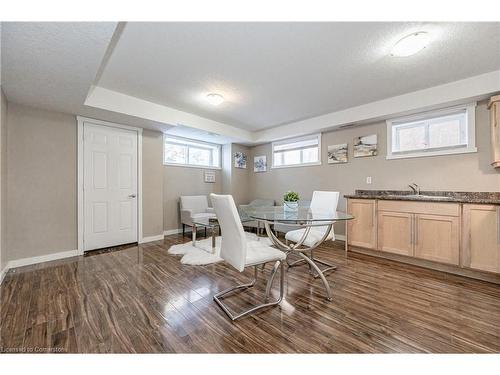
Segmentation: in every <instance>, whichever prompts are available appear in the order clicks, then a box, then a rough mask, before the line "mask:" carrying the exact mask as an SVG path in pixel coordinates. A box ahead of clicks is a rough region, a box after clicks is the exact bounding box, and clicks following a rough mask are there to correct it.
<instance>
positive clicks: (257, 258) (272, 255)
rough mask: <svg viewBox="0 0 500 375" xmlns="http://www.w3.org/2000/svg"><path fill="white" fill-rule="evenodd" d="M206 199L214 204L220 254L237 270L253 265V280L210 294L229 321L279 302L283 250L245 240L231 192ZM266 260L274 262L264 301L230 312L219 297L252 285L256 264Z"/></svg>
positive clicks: (222, 297) (280, 297) (282, 281)
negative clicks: (276, 284) (276, 290)
mask: <svg viewBox="0 0 500 375" xmlns="http://www.w3.org/2000/svg"><path fill="white" fill-rule="evenodd" d="M210 199H211V200H212V206H213V207H214V210H215V213H216V215H217V219H218V221H219V226H220V228H221V230H222V241H221V250H220V257H221V258H222V259H224V260H225V261H226V262H227V263H229V264H230V265H231V266H233V267H234V268H235V269H236V270H238V271H239V272H243V271H244V270H245V268H247V267H254V279H253V280H252V281H251V282H249V283H246V284H241V285H237V286H234V287H231V288H229V289H226V290H223V291H222V292H219V293H217V294H216V295H215V296H214V300H215V302H217V304H218V305H219V306H220V307H221V308H222V310H224V312H225V313H226V314H227V315H228V316H229V317H230V318H231V320H236V319H239V318H242V317H243V316H245V315H248V314H250V313H253V312H255V311H257V310H260V309H262V308H265V307H268V306H275V305H278V304H279V303H280V302H281V301H282V299H283V294H284V282H285V267H284V265H285V259H286V255H285V253H284V252H282V251H280V250H277V249H275V248H273V247H270V246H269V245H268V244H267V243H266V242H265V241H248V240H247V238H246V236H245V232H244V231H243V225H242V223H241V220H240V216H239V214H238V211H237V209H236V205H235V204H234V200H233V197H232V196H231V195H217V194H210ZM268 262H274V267H273V269H272V271H271V275H270V276H269V279H268V282H267V286H266V293H265V298H264V302H263V303H261V304H259V305H257V306H254V307H252V308H251V309H248V310H246V311H243V312H240V313H237V314H234V313H233V312H231V311H230V310H229V308H228V307H227V305H226V304H224V302H223V301H222V300H223V299H224V298H225V297H226V296H227V295H228V294H231V293H232V292H234V291H236V290H244V289H247V288H250V287H253V286H254V285H255V282H256V281H257V272H258V269H257V267H258V266H259V265H261V264H264V263H268ZM278 268H279V269H280V273H281V274H280V276H281V277H280V294H279V297H278V299H277V300H275V301H272V302H269V294H270V292H271V287H272V284H273V280H274V277H275V275H276V273H277V271H278Z"/></svg>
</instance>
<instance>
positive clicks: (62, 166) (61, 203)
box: [2, 103, 163, 262]
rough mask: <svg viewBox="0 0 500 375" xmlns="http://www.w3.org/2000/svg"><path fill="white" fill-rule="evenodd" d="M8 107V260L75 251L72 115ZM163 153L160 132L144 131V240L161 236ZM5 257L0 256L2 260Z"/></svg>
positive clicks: (74, 122) (73, 120) (75, 143)
mask: <svg viewBox="0 0 500 375" xmlns="http://www.w3.org/2000/svg"><path fill="white" fill-rule="evenodd" d="M8 107H9V111H8V117H7V124H8V125H7V131H8V134H9V137H8V138H9V139H8V144H7V160H8V162H7V173H8V181H7V194H8V196H9V199H8V203H7V218H6V221H7V222H8V224H9V225H8V228H7V235H6V238H7V248H8V259H9V260H16V259H22V258H29V257H35V256H41V255H47V254H52V253H57V252H61V251H68V250H76V249H77V122H76V117H75V116H73V115H67V114H62V113H57V112H50V111H43V110H39V109H35V108H32V107H27V106H23V105H19V104H14V103H9V105H8ZM2 125H3V121H2ZM162 152H163V145H162V135H161V133H159V132H153V131H148V130H145V131H144V133H143V184H142V187H143V236H145V237H147V236H156V235H161V234H162V233H163V209H162V200H163V165H162V162H161V161H162ZM3 160H4V158H2V161H3ZM2 172H3V171H2ZM2 177H3V176H2ZM2 181H3V178H2ZM3 196H4V195H3V194H2V197H3ZM2 237H3V236H2ZM3 259H4V258H3V256H2V262H3Z"/></svg>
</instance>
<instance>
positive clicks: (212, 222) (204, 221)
mask: <svg viewBox="0 0 500 375" xmlns="http://www.w3.org/2000/svg"><path fill="white" fill-rule="evenodd" d="M238 214H239V215H240V220H241V222H242V223H247V222H249V221H254V220H255V219H252V218H251V217H250V216H248V213H247V211H243V210H240V211H238ZM193 224H194V225H196V226H203V227H217V226H218V225H219V221H218V220H217V217H216V216H212V217H203V218H198V219H194V220H193Z"/></svg>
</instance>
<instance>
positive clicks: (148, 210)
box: [142, 130, 163, 237]
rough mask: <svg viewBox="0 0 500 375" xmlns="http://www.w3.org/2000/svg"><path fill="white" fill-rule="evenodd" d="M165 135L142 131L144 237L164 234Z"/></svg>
mask: <svg viewBox="0 0 500 375" xmlns="http://www.w3.org/2000/svg"><path fill="white" fill-rule="evenodd" d="M162 141H163V136H162V133H160V132H154V131H150V130H144V131H143V133H142V190H143V194H142V196H143V198H142V213H143V215H142V216H143V223H142V228H143V229H142V232H143V236H144V237H150V236H158V235H162V234H163V165H162V160H163V156H162V155H163V142H162Z"/></svg>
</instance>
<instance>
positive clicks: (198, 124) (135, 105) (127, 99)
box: [85, 86, 254, 143]
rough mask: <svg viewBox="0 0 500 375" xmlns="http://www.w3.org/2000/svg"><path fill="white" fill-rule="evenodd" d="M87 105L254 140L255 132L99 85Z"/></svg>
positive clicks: (231, 136) (239, 138) (247, 140)
mask: <svg viewBox="0 0 500 375" xmlns="http://www.w3.org/2000/svg"><path fill="white" fill-rule="evenodd" d="M85 105H86V106H90V107H95V108H100V109H105V110H108V111H113V112H118V113H123V114H127V115H130V116H135V117H141V118H144V119H147V120H152V121H156V122H161V123H164V124H169V125H173V126H178V125H183V126H188V127H191V128H195V129H201V130H204V131H207V132H209V133H215V134H219V135H223V136H226V137H229V138H232V139H235V140H236V141H237V142H243V143H252V142H253V137H254V136H253V133H252V132H250V131H247V130H243V129H239V128H237V127H235V126H231V125H228V124H224V123H221V122H217V121H214V120H210V119H207V118H205V117H201V116H198V115H194V114H192V113H189V112H184V111H179V110H177V109H174V108H170V107H167V106H164V105H161V104H156V103H152V102H150V101H147V100H143V99H140V98H137V97H134V96H130V95H125V94H122V93H119V92H117V91H113V90H109V89H105V88H103V87H99V86H92V87H91V89H90V91H89V94H88V96H87V99H86V100H85Z"/></svg>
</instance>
